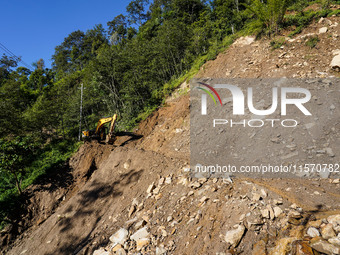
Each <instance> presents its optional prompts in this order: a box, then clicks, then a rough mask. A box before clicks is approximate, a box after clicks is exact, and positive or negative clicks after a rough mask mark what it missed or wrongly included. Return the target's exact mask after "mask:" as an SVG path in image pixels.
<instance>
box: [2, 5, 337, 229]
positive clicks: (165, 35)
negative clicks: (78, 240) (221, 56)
mask: <svg viewBox="0 0 340 255" xmlns="http://www.w3.org/2000/svg"><path fill="white" fill-rule="evenodd" d="M335 2H336V1H335ZM337 2H338V1H337ZM312 3H315V2H311V1H307V0H299V1H294V3H293V2H291V1H281V0H267V1H260V0H236V1H235V0H212V1H205V0H171V1H170V0H154V1H151V2H150V1H148V0H132V1H131V2H130V4H129V5H128V6H127V15H122V14H121V15H118V16H117V17H113V19H112V20H111V21H108V23H107V29H106V28H105V27H104V26H102V25H96V26H94V27H93V28H92V29H90V30H88V31H86V32H83V31H79V30H78V31H74V32H72V33H71V34H69V35H68V36H67V37H66V38H65V39H64V41H63V42H62V43H61V44H60V45H58V46H56V48H55V53H54V55H53V56H52V59H53V64H52V69H48V68H45V67H44V62H43V60H39V61H37V63H35V64H34V66H35V67H36V69H35V70H28V69H27V68H24V67H17V60H15V59H12V58H10V57H7V56H6V55H3V56H2V57H1V58H0V120H1V125H0V147H1V155H0V225H1V226H3V224H4V223H5V222H8V221H10V222H13V219H12V218H11V215H13V211H14V210H15V208H17V207H18V204H19V202H18V201H19V198H20V194H21V193H22V192H23V191H24V189H25V188H26V187H28V186H29V185H30V184H32V183H34V182H35V181H36V180H37V178H39V177H41V176H43V175H44V174H47V173H49V172H50V171H55V170H58V169H60V171H64V170H63V169H64V168H63V167H62V165H64V164H65V162H66V161H67V160H68V159H69V157H70V156H71V155H72V153H74V151H76V150H77V148H78V146H79V143H78V142H77V137H78V123H79V107H80V89H79V87H80V86H81V84H83V85H84V87H85V89H84V95H83V119H82V122H83V128H84V129H91V128H94V125H95V123H96V122H97V120H98V118H99V117H102V116H111V115H112V114H113V113H117V114H118V115H119V121H118V128H119V129H131V128H133V127H135V126H136V124H137V123H138V122H139V121H140V120H142V119H145V118H146V117H147V116H148V115H149V114H150V113H151V112H152V111H153V110H155V109H156V108H157V107H159V106H160V105H161V104H162V103H163V102H164V98H165V97H166V96H167V95H169V94H170V93H171V92H172V91H173V89H174V88H176V87H178V86H179V85H180V84H181V83H182V82H184V81H185V80H188V79H190V78H191V77H193V75H194V74H195V73H196V72H197V71H198V70H199V68H200V67H201V66H202V65H203V64H204V63H205V62H206V61H208V60H211V59H214V58H215V57H216V56H217V54H218V53H219V52H221V51H223V50H224V49H225V48H226V47H228V46H229V45H230V44H231V43H232V42H233V41H234V39H235V38H237V37H238V36H241V35H248V34H255V35H272V34H277V33H279V32H280V29H281V28H282V27H295V28H296V29H295V31H294V32H293V33H292V35H293V34H296V33H298V32H299V31H301V30H302V28H303V27H304V26H306V25H307V24H309V23H310V22H311V21H312V20H313V19H315V18H318V17H326V16H327V15H338V14H339V12H336V11H335V10H330V9H329V8H328V7H329V6H330V5H331V2H329V1H327V3H326V4H324V5H321V6H322V8H320V10H308V11H304V8H305V7H307V6H308V5H310V4H312ZM319 3H320V4H322V3H321V2H319ZM287 10H288V11H289V13H288V14H287ZM316 43H317V41H311V42H310V43H309V44H310V45H313V44H316ZM283 44H284V40H277V41H273V42H272V47H273V48H274V49H275V48H279V47H281V46H282V45H283ZM310 47H311V46H310Z"/></svg>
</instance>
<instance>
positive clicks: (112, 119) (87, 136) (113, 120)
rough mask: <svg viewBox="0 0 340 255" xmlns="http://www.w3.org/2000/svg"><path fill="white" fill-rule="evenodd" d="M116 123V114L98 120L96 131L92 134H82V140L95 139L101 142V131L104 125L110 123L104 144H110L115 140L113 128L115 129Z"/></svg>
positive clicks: (103, 135)
mask: <svg viewBox="0 0 340 255" xmlns="http://www.w3.org/2000/svg"><path fill="white" fill-rule="evenodd" d="M116 121H117V114H114V115H113V116H112V117H109V118H102V119H100V120H99V121H98V124H97V127H96V130H95V131H94V132H93V131H88V130H86V131H83V132H82V133H83V138H84V139H90V138H95V139H99V140H103V139H104V138H105V132H104V131H103V127H104V125H105V124H106V123H109V122H111V124H110V127H109V132H108V134H107V136H106V143H112V142H113V141H114V138H115V134H114V128H115V124H116ZM92 132H93V133H92Z"/></svg>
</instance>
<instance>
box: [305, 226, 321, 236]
mask: <svg viewBox="0 0 340 255" xmlns="http://www.w3.org/2000/svg"><path fill="white" fill-rule="evenodd" d="M307 235H309V236H310V237H317V236H320V233H319V230H317V229H316V228H314V227H309V228H308V229H307Z"/></svg>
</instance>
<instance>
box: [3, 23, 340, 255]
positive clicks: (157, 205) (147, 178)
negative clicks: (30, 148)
mask: <svg viewBox="0 0 340 255" xmlns="http://www.w3.org/2000/svg"><path fill="white" fill-rule="evenodd" d="M330 21H331V22H332V24H333V25H334V24H335V23H336V22H338V23H339V22H340V20H339V18H338V17H332V18H330ZM323 26H325V24H319V23H315V24H313V25H311V26H310V27H308V28H307V29H306V30H304V31H303V33H302V34H301V35H297V36H296V37H295V38H293V39H294V41H291V42H289V41H288V40H287V42H286V43H285V44H284V45H283V48H280V49H276V50H272V49H271V47H270V40H269V39H262V40H260V41H254V42H251V43H250V44H249V41H247V40H243V42H242V40H240V41H238V42H236V43H235V44H234V45H232V46H231V47H230V48H229V49H228V50H226V51H225V52H224V53H223V54H220V55H219V56H218V57H217V59H216V60H214V61H210V62H208V63H207V64H206V65H204V66H203V67H202V69H201V71H200V72H199V74H198V75H197V77H282V76H287V77H306V76H308V77H328V76H329V75H338V73H336V72H335V71H333V70H330V68H329V63H330V61H331V60H332V51H333V50H336V49H338V47H339V43H338V42H339V37H338V34H339V32H340V31H339V29H340V26H334V27H331V25H326V26H327V27H328V29H329V30H328V32H327V33H325V34H318V37H319V39H320V41H319V42H318V44H317V46H316V47H315V48H313V49H310V48H308V47H307V46H305V44H304V40H305V39H304V38H303V37H301V36H303V35H306V34H309V33H318V30H319V28H321V27H323ZM330 35H331V36H330ZM291 40H292V39H291ZM187 88H188V85H187V84H186V83H185V84H183V87H182V88H181V91H182V90H183V89H187ZM180 94H181V93H179V92H178V91H177V92H175V93H174V95H173V96H172V97H171V99H169V100H167V102H166V103H165V105H164V106H163V107H161V108H160V109H158V110H157V111H155V112H154V113H153V114H152V115H151V116H149V117H148V118H147V119H146V120H145V121H143V122H142V123H141V124H140V125H139V128H138V129H137V130H136V131H135V132H136V133H138V134H140V135H142V138H140V139H136V140H131V141H128V142H126V141H127V140H126V138H119V139H121V141H123V140H124V139H125V140H124V141H123V142H121V141H118V142H117V143H115V144H114V145H102V144H98V143H94V142H93V143H85V144H84V145H83V146H82V147H81V148H80V149H79V151H78V152H77V153H76V154H75V155H74V156H73V157H72V159H71V160H70V162H69V164H68V165H66V166H65V169H61V170H62V171H61V173H60V172H58V173H56V176H51V177H50V179H48V180H45V181H42V182H41V184H38V185H34V186H32V187H30V188H29V189H28V190H27V191H25V192H26V194H27V196H28V197H29V200H28V202H27V204H28V210H29V211H30V212H31V214H30V215H31V216H30V217H29V218H28V219H29V220H27V222H26V223H24V225H25V226H26V227H25V229H23V230H22V233H21V235H19V237H18V238H17V239H16V240H15V241H14V242H13V243H11V244H9V245H6V246H4V248H2V254H9V255H18V254H32V255H33V254H34V255H39V254H45V255H46V254H53V255H55V254H65V255H66V254H95V255H100V254H102V255H104V254H105V255H108V254H159V255H161V254H188V255H190V254H219V255H222V254H223V255H224V254H245V255H250V254H254V255H255V254H288V253H289V252H290V253H289V254H337V253H326V252H324V253H323V252H322V251H320V243H317V242H323V241H324V240H314V239H312V237H310V236H308V233H307V231H308V229H309V228H310V227H314V228H315V229H317V231H319V232H322V234H320V233H319V232H318V233H319V235H322V236H323V234H324V233H325V230H324V229H325V228H327V227H328V229H329V225H330V224H333V223H334V219H333V218H332V215H338V214H340V181H339V180H328V179H322V180H320V179H314V180H298V179H296V180H282V179H279V180H277V179H275V180H274V179H267V180H262V179H255V180H254V179H240V178H236V179H234V180H228V181H225V180H222V179H204V178H202V179H193V178H191V177H190V169H189V161H190V146H189V145H190V139H189V134H190V119H189V96H188V95H184V96H183V95H182V96H180ZM336 107H340V106H339V105H337V106H336ZM264 139H265V138H264ZM267 139H270V137H267ZM334 139H337V141H338V142H339V130H338V131H337V132H336V134H335V135H334ZM334 154H335V155H334V156H335V157H336V158H337V159H339V154H340V152H339V151H334ZM48 183H50V184H48ZM339 217H340V216H339ZM332 222H333V223H332ZM339 222H340V220H339ZM334 224H335V223H334ZM339 225H340V223H339ZM326 226H327V227H326ZM333 227H334V230H332V231H333V232H334V235H335V234H338V233H339V232H340V229H339V228H338V225H333ZM121 229H123V230H122V231H123V232H124V231H126V232H127V233H128V234H127V236H126V237H125V236H124V235H123V237H122V236H121V235H120V234H119V233H121V232H119V233H118V232H117V231H119V230H121ZM138 231H139V233H136V232H138ZM230 231H234V232H233V238H234V239H233V241H232V242H231V241H230V240H229V239H228V238H227V236H228V235H230ZM314 231H315V230H314ZM142 232H143V233H142ZM329 232H331V231H330V230H329ZM115 233H116V235H115ZM132 234H134V235H132ZM137 234H138V236H139V237H138V238H137V237H136V236H137ZM328 234H329V233H328ZM330 234H331V235H333V234H332V233H330ZM237 235H238V236H237ZM134 238H135V239H134ZM332 238H335V239H336V237H335V236H332ZM313 240H314V241H313ZM312 241H313V242H312ZM325 242H326V241H325ZM334 242H335V241H334ZM322 244H324V243H322ZM318 245H319V246H318ZM324 245H326V244H324ZM327 245H328V246H327ZM327 245H326V246H327V247H326V246H325V247H326V248H329V247H330V246H331V245H333V246H334V247H335V248H334V247H331V248H334V250H333V251H335V252H337V248H338V247H340V246H338V245H337V244H330V243H329V242H327ZM301 247H303V249H305V250H307V251H308V252H309V253H307V252H306V253H298V250H301V249H302V248H301ZM311 247H313V250H312V248H311ZM323 248H324V247H323ZM326 248H325V249H326ZM339 249H340V248H339ZM317 251H318V252H319V253H318V252H317ZM294 252H295V253H294ZM327 252H329V251H327ZM339 252H340V250H339Z"/></svg>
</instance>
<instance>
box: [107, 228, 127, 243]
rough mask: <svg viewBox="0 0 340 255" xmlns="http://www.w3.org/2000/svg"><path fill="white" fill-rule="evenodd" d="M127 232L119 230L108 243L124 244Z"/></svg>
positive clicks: (123, 229)
mask: <svg viewBox="0 0 340 255" xmlns="http://www.w3.org/2000/svg"><path fill="white" fill-rule="evenodd" d="M128 235H129V232H128V231H127V230H126V229H125V228H121V229H119V230H118V231H117V232H116V233H114V234H113V235H112V236H110V238H109V239H110V241H111V242H112V243H114V244H124V242H125V241H126V240H127V237H128Z"/></svg>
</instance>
